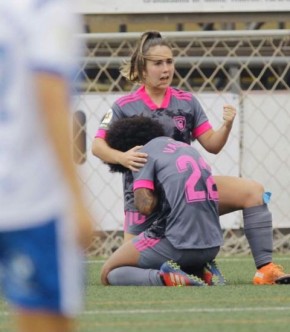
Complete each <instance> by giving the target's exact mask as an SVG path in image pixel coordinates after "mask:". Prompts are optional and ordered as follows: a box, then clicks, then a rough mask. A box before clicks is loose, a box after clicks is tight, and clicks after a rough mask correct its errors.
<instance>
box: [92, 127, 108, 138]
mask: <svg viewBox="0 0 290 332" xmlns="http://www.w3.org/2000/svg"><path fill="white" fill-rule="evenodd" d="M106 135H107V131H106V130H105V129H98V131H97V132H96V135H95V138H103V139H105V138H106Z"/></svg>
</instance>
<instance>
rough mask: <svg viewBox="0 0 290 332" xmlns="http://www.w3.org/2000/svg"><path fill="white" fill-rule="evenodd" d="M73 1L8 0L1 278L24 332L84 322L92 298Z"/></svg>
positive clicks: (2, 82)
mask: <svg viewBox="0 0 290 332" xmlns="http://www.w3.org/2000/svg"><path fill="white" fill-rule="evenodd" d="M70 9H71V2H70V1H69V0H57V1H56V0H46V1H39V0H27V1H18V0H9V1H0V270H1V273H0V283H1V290H3V293H4V295H5V298H6V300H7V301H8V303H9V304H10V305H11V307H12V308H13V319H11V321H13V322H16V323H17V324H16V329H17V331H19V332H40V331H41V332H60V331H61V332H72V331H75V326H74V318H75V317H76V315H78V314H79V313H80V310H81V309H82V305H83V296H84V293H83V291H84V280H83V275H84V270H83V269H84V267H83V263H84V262H83V260H84V255H83V251H84V249H85V248H86V247H87V246H88V245H89V243H90V240H91V236H92V229H93V222H92V219H91V216H90V215H89V213H88V211H87V209H86V206H85V202H84V198H83V195H82V193H81V188H80V184H79V180H78V176H77V172H76V170H75V167H74V165H73V162H72V158H71V152H70V149H69V148H68V146H70V128H69V124H70V119H69V114H70V104H69V99H70V98H69V95H70V91H71V82H70V77H71V74H72V72H73V71H74V70H75V69H76V68H75V65H76V63H77V62H76V61H77V55H78V54H79V51H80V48H79V45H78V43H77V42H76V39H75V33H77V32H79V31H80V30H79V28H81V25H80V21H79V19H78V18H77V17H75V16H74V15H73V14H72V13H71V12H70ZM9 331H10V329H9Z"/></svg>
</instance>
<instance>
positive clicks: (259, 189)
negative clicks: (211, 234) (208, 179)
mask: <svg viewBox="0 0 290 332" xmlns="http://www.w3.org/2000/svg"><path fill="white" fill-rule="evenodd" d="M214 179H215V182H216V185H217V189H218V193H219V212H220V215H223V214H227V213H230V212H234V211H237V210H242V209H245V208H248V207H252V206H258V205H261V204H263V194H264V188H263V186H262V185H261V184H260V183H258V182H256V181H253V180H248V179H244V178H239V177H235V176H220V175H218V176H214Z"/></svg>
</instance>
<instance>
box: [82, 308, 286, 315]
mask: <svg viewBox="0 0 290 332" xmlns="http://www.w3.org/2000/svg"><path fill="white" fill-rule="evenodd" d="M253 311H256V312H266V311H290V307H251V308H250V307H247V308H187V309H186V308H181V309H139V310H138V309H135V310H89V311H84V312H83V314H84V315H128V314H129V315H135V314H150V315H151V314H170V313H203V312H204V313H207V312H209V313H224V312H253Z"/></svg>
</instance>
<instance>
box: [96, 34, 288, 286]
mask: <svg viewBox="0 0 290 332" xmlns="http://www.w3.org/2000/svg"><path fill="white" fill-rule="evenodd" d="M121 73H122V74H123V76H124V77H126V78H127V79H128V80H129V81H130V82H133V83H135V82H138V83H140V84H141V86H140V88H139V89H138V90H137V91H134V92H132V93H130V94H128V95H127V96H124V97H121V98H119V99H118V100H117V101H116V102H115V103H114V104H113V106H112V108H111V109H110V110H109V111H108V112H107V114H106V115H105V117H104V118H103V121H102V122H101V124H100V126H99V130H98V132H97V134H96V138H95V140H94V142H93V147H92V152H93V154H94V155H95V156H97V157H99V158H100V159H102V160H103V161H105V162H109V163H115V164H121V165H123V166H124V167H126V168H128V170H131V171H136V170H139V169H140V168H142V167H143V166H144V164H145V163H146V162H147V157H148V156H147V154H145V153H144V152H140V151H139V149H140V147H139V146H136V147H134V148H132V149H130V150H129V151H126V152H121V151H118V150H116V149H112V148H110V147H109V146H108V144H107V143H106V141H105V140H104V138H105V136H106V131H107V130H108V128H109V127H110V125H111V124H112V123H113V122H114V121H116V120H117V119H120V118H126V117H132V116H134V115H143V116H147V117H151V118H152V119H155V120H157V121H159V122H160V123H161V124H162V126H163V128H164V130H165V134H166V135H167V136H169V137H172V138H174V139H175V140H178V141H181V142H185V143H188V144H189V143H190V142H191V141H192V140H195V139H197V140H198V141H199V143H200V144H201V145H202V146H203V147H204V148H205V149H206V150H207V151H209V152H211V153H215V154H216V153H218V152H219V151H220V150H221V149H222V148H223V146H224V145H225V143H226V142H227V139H228V137H229V134H230V131H231V128H232V124H233V121H234V118H235V115H236V110H235V109H234V108H233V107H232V106H231V105H225V106H224V110H223V120H224V122H223V125H222V126H221V127H220V128H219V129H218V130H214V129H213V128H212V126H211V124H210V123H209V121H208V118H207V116H206V114H205V112H204V110H203V109H202V107H201V105H200V103H199V102H198V100H197V99H196V98H195V97H194V96H193V95H192V94H191V93H188V92H185V91H182V90H179V89H175V88H173V87H171V86H170V84H171V82H172V78H173V75H174V60H173V54H172V50H171V48H170V45H169V44H168V42H167V41H166V40H165V39H163V38H162V36H161V34H160V33H159V32H157V31H149V32H145V33H144V34H142V35H141V38H140V40H139V42H138V43H137V45H136V48H135V50H134V52H133V54H132V56H131V59H130V61H129V62H128V63H126V64H125V65H124V66H123V67H122V68H121ZM214 179H215V182H216V184H217V188H218V192H219V214H220V215H224V214H227V213H230V212H233V211H237V210H242V211H243V219H244V230H245V235H246V237H247V240H248V242H249V245H250V248H251V251H252V255H253V257H254V261H255V265H256V267H257V273H256V274H255V276H254V279H253V283H254V284H273V283H275V282H277V281H278V280H279V278H280V277H283V276H285V273H284V272H283V271H282V268H281V267H280V266H277V265H276V264H274V263H273V262H272V252H273V243H272V242H273V239H272V215H271V212H270V211H269V209H268V205H267V197H266V196H265V193H264V188H263V186H262V185H261V184H260V183H257V182H256V181H253V180H249V179H244V178H240V177H233V176H214ZM123 189H124V198H125V222H124V230H125V240H127V239H129V238H131V237H132V236H133V235H137V234H140V233H141V232H142V231H144V230H145V229H146V228H147V227H148V223H149V224H150V220H147V219H146V217H145V216H143V215H140V213H139V212H138V211H137V210H136V208H135V207H134V202H133V191H132V177H131V173H130V172H128V173H126V174H125V175H124V188H123Z"/></svg>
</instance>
